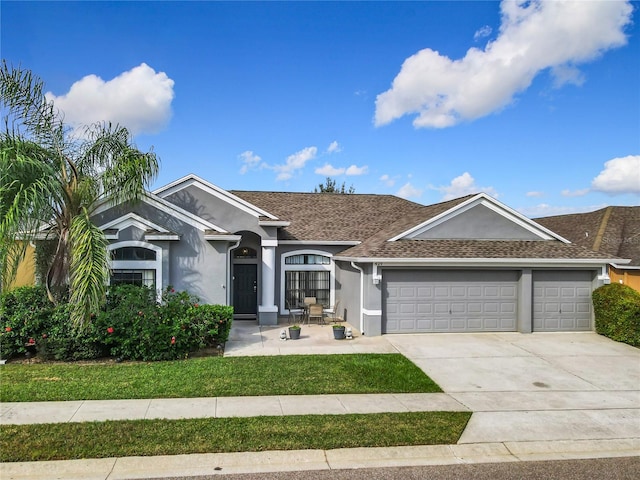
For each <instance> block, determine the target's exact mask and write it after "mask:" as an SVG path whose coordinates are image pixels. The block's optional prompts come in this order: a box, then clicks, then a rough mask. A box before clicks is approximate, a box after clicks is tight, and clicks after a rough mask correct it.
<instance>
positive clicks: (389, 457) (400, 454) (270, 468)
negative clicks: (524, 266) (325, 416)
mask: <svg viewBox="0 0 640 480" xmlns="http://www.w3.org/2000/svg"><path fill="white" fill-rule="evenodd" d="M639 454H640V439H637V438H632V439H612V440H583V441H563V440H560V441H549V442H505V443H476V444H466V445H422V446H410V447H384V448H383V447H377V448H341V449H336V450H291V451H269V452H249V453H207V454H194V455H172V456H156V457H122V458H103V459H86V460H69V461H45V462H17V463H1V464H0V477H1V478H2V479H3V480H51V479H61V478H64V479H71V480H74V479H83V480H130V479H140V478H163V477H174V476H175V477H180V476H197V475H216V474H233V473H268V472H285V471H305V470H336V469H354V468H380V467H398V466H424V465H452V464H472V463H498V462H517V461H539V460H569V459H584V458H606V457H630V456H637V455H639Z"/></svg>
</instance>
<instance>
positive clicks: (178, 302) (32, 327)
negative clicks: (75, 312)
mask: <svg viewBox="0 0 640 480" xmlns="http://www.w3.org/2000/svg"><path fill="white" fill-rule="evenodd" d="M24 288H26V289H28V290H24V291H20V292H18V290H20V289H17V290H14V291H13V292H8V293H5V294H3V295H1V296H0V319H1V322H0V326H1V327H2V329H1V330H0V351H1V352H2V358H9V357H11V356H15V355H18V354H21V353H24V352H25V350H26V348H25V346H26V344H27V342H29V339H33V342H34V343H35V345H36V348H37V350H38V353H39V354H40V355H43V356H45V357H48V358H54V359H57V360H81V359H91V358H98V357H101V356H105V355H111V356H113V357H116V358H119V359H131V360H145V361H152V360H172V359H179V358H186V357H187V356H188V355H189V354H190V353H191V352H193V351H196V350H198V349H200V348H204V347H208V346H216V345H218V344H221V343H224V342H225V341H226V340H227V338H228V336H229V329H230V327H231V320H232V318H233V308H232V307H226V306H221V305H202V304H200V303H199V300H198V298H196V297H194V296H192V295H190V294H188V293H187V292H176V291H175V290H174V289H173V288H171V287H169V288H167V289H166V290H164V291H163V292H162V295H161V301H160V302H158V301H157V298H156V292H155V291H153V290H151V289H149V288H147V287H140V286H134V285H119V286H115V287H113V288H110V289H109V291H108V294H107V299H106V302H105V304H104V306H103V308H102V309H101V310H100V311H98V312H95V313H94V314H92V315H91V321H90V322H88V325H87V326H86V328H85V329H83V330H81V331H78V330H76V329H74V328H73V326H72V324H71V322H70V320H69V304H68V303H60V304H59V305H57V306H54V305H53V304H51V303H50V302H49V301H48V299H47V297H46V292H45V291H44V289H42V288H40V287H24ZM16 292H17V293H16Z"/></svg>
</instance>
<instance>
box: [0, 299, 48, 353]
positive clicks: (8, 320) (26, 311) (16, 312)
mask: <svg viewBox="0 0 640 480" xmlns="http://www.w3.org/2000/svg"><path fill="white" fill-rule="evenodd" d="M54 309H55V305H54V304H53V303H51V302H50V301H49V299H48V298H47V291H46V289H45V288H44V287H20V288H16V289H14V290H11V291H8V292H4V293H3V294H2V295H0V326H1V327H2V331H1V332H0V357H2V358H3V359H8V358H11V357H13V356H15V355H20V354H24V353H25V352H26V347H25V345H26V344H27V342H29V341H30V340H29V339H33V341H34V342H35V341H36V339H38V338H39V337H41V335H42V332H43V331H45V330H46V329H47V328H48V326H49V324H50V322H51V318H52V316H53V312H54Z"/></svg>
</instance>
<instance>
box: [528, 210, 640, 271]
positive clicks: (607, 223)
mask: <svg viewBox="0 0 640 480" xmlns="http://www.w3.org/2000/svg"><path fill="white" fill-rule="evenodd" d="M607 211H609V213H608V215H607ZM535 221H536V222H538V223H539V224H540V225H543V226H545V227H547V228H548V229H550V230H552V231H554V232H556V233H557V234H558V235H561V236H562V237H564V238H566V239H567V240H570V241H571V242H573V243H575V244H576V245H581V246H583V247H586V248H589V249H591V250H596V251H598V252H600V253H603V254H608V255H611V256H615V257H620V258H629V259H631V263H630V264H629V265H632V266H640V207H607V208H603V209H600V210H596V211H595V212H589V213H576V214H571V215H557V216H553V217H544V218H538V219H536V220H535ZM601 227H602V230H601ZM599 233H601V235H599Z"/></svg>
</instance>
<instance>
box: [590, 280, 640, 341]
mask: <svg viewBox="0 0 640 480" xmlns="http://www.w3.org/2000/svg"><path fill="white" fill-rule="evenodd" d="M593 309H594V313H595V318H596V332H598V333H599V334H601V335H604V336H606V337H609V338H611V339H612V340H616V341H618V342H624V343H628V344H629V345H633V346H634V347H640V293H638V292H637V291H635V290H634V289H633V288H631V287H629V286H627V285H621V284H618V283H612V284H610V285H603V286H602V287H600V288H598V289H596V290H594V292H593Z"/></svg>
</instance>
